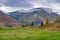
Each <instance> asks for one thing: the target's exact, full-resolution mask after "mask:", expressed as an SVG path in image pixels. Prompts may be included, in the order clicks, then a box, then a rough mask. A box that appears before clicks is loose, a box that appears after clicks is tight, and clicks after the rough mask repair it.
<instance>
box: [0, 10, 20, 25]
mask: <svg viewBox="0 0 60 40" xmlns="http://www.w3.org/2000/svg"><path fill="white" fill-rule="evenodd" d="M1 23H3V24H5V25H15V24H16V23H18V24H21V23H20V22H19V21H17V20H16V19H14V18H12V17H10V16H8V15H7V14H5V13H4V12H2V11H0V24H1Z"/></svg>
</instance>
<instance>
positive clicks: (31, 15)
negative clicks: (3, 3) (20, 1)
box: [9, 8, 58, 24]
mask: <svg viewBox="0 0 60 40" xmlns="http://www.w3.org/2000/svg"><path fill="white" fill-rule="evenodd" d="M46 10H49V11H46ZM9 16H11V17H13V18H15V19H16V20H19V21H21V23H23V24H27V23H28V24H30V23H32V22H33V23H34V24H40V23H41V21H44V22H45V18H46V16H48V17H49V20H50V22H54V21H55V20H56V17H57V16H58V14H56V13H54V12H52V10H50V9H48V8H45V9H44V8H33V9H30V10H29V11H21V10H18V11H15V12H9Z"/></svg>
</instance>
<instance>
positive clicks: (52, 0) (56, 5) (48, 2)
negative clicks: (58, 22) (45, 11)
mask: <svg viewBox="0 0 60 40" xmlns="http://www.w3.org/2000/svg"><path fill="white" fill-rule="evenodd" d="M1 5H2V6H1ZM38 7H44V8H51V9H52V10H53V11H54V12H58V13H59V14H60V0H0V9H1V10H3V11H5V12H8V11H13V10H19V9H27V10H28V9H32V8H38Z"/></svg>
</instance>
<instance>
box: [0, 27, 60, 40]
mask: <svg viewBox="0 0 60 40" xmlns="http://www.w3.org/2000/svg"><path fill="white" fill-rule="evenodd" d="M0 40H60V32H55V31H48V30H42V29H37V28H17V29H13V28H9V27H5V29H4V28H3V30H0Z"/></svg>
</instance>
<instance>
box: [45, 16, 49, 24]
mask: <svg viewBox="0 0 60 40" xmlns="http://www.w3.org/2000/svg"><path fill="white" fill-rule="evenodd" d="M45 22H46V25H47V24H49V19H48V16H46V20H45Z"/></svg>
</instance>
